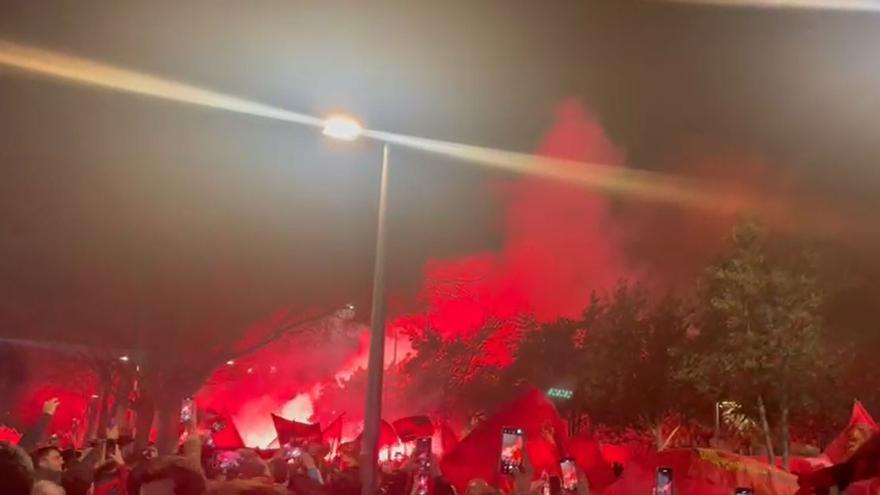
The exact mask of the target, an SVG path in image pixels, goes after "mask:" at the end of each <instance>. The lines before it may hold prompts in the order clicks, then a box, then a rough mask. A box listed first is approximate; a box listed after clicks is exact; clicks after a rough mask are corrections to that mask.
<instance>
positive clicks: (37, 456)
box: [34, 445, 62, 463]
mask: <svg viewBox="0 0 880 495" xmlns="http://www.w3.org/2000/svg"><path fill="white" fill-rule="evenodd" d="M52 451H55V452H58V455H62V452H61V449H59V448H58V447H57V446H55V445H46V446H45V447H40V448H38V449H37V450H35V451H34V461H35V462H37V463H39V462H40V460H42V459H44V458H45V457H46V456H48V455H49V454H50V453H52Z"/></svg>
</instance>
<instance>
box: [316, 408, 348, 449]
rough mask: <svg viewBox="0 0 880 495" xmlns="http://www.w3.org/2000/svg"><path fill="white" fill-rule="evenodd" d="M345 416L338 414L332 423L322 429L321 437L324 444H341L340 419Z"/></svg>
mask: <svg viewBox="0 0 880 495" xmlns="http://www.w3.org/2000/svg"><path fill="white" fill-rule="evenodd" d="M343 416H345V413H342V414H340V415H339V416H337V417H336V419H334V420H333V421H331V422H330V424H329V425H327V427H326V428H324V431H322V432H321V436H322V437H323V438H324V441H326V442H335V443H337V444H338V443H340V442H342V417H343Z"/></svg>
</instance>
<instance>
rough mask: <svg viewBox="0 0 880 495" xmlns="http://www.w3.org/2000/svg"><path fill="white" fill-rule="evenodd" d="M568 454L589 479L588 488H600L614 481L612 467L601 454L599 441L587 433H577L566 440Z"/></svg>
mask: <svg viewBox="0 0 880 495" xmlns="http://www.w3.org/2000/svg"><path fill="white" fill-rule="evenodd" d="M567 450H568V455H569V456H571V457H574V461H575V464H577V466H578V467H579V468H581V469H582V470H583V471H584V474H586V475H587V479H589V480H590V488H592V489H594V490H602V489H604V488H605V487H606V486H608V485H610V484H611V483H614V479H615V478H614V469H613V468H612V467H611V465H610V464H609V463H608V461H606V460H605V458H604V457H603V456H602V449H601V448H600V447H599V442H597V441H596V439H594V438H593V437H592V436H590V435H589V434H582V435H578V436H577V437H575V438H572V439H570V440H569V441H568V449H567Z"/></svg>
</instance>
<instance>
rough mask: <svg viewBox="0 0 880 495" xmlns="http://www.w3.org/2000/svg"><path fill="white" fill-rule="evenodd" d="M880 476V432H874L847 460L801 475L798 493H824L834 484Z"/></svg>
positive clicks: (840, 484)
mask: <svg viewBox="0 0 880 495" xmlns="http://www.w3.org/2000/svg"><path fill="white" fill-rule="evenodd" d="M878 476H880V433H874V435H873V436H872V437H871V438H869V439H868V440H867V441H865V442H863V443H862V445H861V446H860V447H859V448H858V449H856V451H855V452H854V453H853V454H852V455H851V456H850V457H849V459H847V460H846V461H845V462H841V463H838V464H835V465H833V466H829V467H827V468H824V469H820V470H818V471H813V472H811V473H808V474H806V475H803V476H800V477H799V478H798V483H799V484H800V486H801V490H800V491H799V492H798V494H812V493H823V490H828V489H830V488H831V487H834V486H847V485H850V484H853V483H856V482H858V481H862V480H868V479H871V478H875V477H878ZM847 493H848V492H847Z"/></svg>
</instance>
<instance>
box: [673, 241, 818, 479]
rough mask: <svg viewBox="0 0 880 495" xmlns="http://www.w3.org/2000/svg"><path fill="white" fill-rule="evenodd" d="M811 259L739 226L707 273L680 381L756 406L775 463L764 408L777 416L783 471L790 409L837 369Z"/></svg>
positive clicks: (790, 244) (799, 248) (794, 245)
mask: <svg viewBox="0 0 880 495" xmlns="http://www.w3.org/2000/svg"><path fill="white" fill-rule="evenodd" d="M824 297H825V294H824V292H823V290H822V288H821V287H820V284H819V283H818V278H817V274H816V258H815V256H814V255H813V254H812V253H811V252H810V251H809V250H808V249H806V248H804V247H803V245H801V244H800V242H799V241H796V240H795V241H791V240H782V241H779V242H775V243H772V242H771V240H770V239H769V238H768V236H767V234H766V233H765V232H764V231H762V230H761V229H760V228H758V227H757V226H756V225H754V224H741V225H739V226H737V227H736V229H735V230H734V232H733V235H732V246H731V251H730V253H729V254H728V255H727V256H726V257H724V258H722V259H720V260H718V261H717V262H716V263H714V264H713V265H711V266H710V267H709V268H708V270H707V271H706V275H705V280H704V286H703V290H702V292H701V294H700V299H701V304H702V305H701V308H700V312H699V315H698V318H697V328H698V330H699V334H698V335H697V336H696V337H695V338H694V339H693V341H692V342H690V343H689V346H688V349H687V350H688V352H687V354H686V356H685V358H684V363H683V366H682V368H681V376H682V377H683V378H685V379H686V380H688V381H689V382H690V383H692V384H694V385H695V386H696V387H697V388H698V389H700V390H702V391H704V392H706V393H708V394H710V395H713V396H715V397H716V398H718V399H721V398H724V399H728V400H735V401H738V402H741V403H744V404H754V405H755V406H756V409H757V414H758V417H759V419H760V425H761V428H762V430H763V433H764V442H765V444H766V447H767V452H768V455H769V457H770V462H771V463H773V462H775V452H774V449H773V435H772V432H771V429H770V419H769V418H770V415H769V412H768V409H769V408H770V407H771V406H775V408H776V409H777V410H778V419H779V428H780V433H781V442H782V446H783V462H784V465H785V466H786V467H787V466H788V444H789V441H788V435H789V433H788V423H789V417H790V414H791V411H792V409H795V408H803V407H806V406H807V405H808V404H810V403H811V401H815V400H816V399H818V398H819V397H818V395H820V394H821V390H820V389H819V385H820V384H821V383H823V382H824V381H825V380H827V377H828V375H829V373H831V372H832V371H833V369H834V360H833V355H832V354H830V353H828V352H826V348H825V347H824V345H823V330H824V327H823V322H822V318H821V317H820V306H821V304H822V302H823V299H824Z"/></svg>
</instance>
